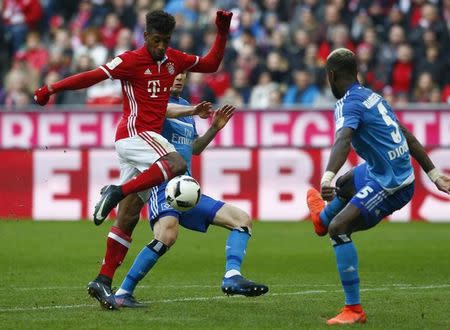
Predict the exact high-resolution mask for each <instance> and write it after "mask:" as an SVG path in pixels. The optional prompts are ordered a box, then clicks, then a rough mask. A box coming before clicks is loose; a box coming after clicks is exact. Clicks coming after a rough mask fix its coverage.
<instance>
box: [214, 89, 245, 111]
mask: <svg viewBox="0 0 450 330" xmlns="http://www.w3.org/2000/svg"><path fill="white" fill-rule="evenodd" d="M218 103H219V104H233V105H234V106H235V107H238V108H242V107H244V100H243V98H242V96H241V94H240V93H239V92H238V91H237V90H236V88H233V87H230V88H228V89H227V90H226V91H225V93H224V94H223V95H222V97H220V98H219V102H218Z"/></svg>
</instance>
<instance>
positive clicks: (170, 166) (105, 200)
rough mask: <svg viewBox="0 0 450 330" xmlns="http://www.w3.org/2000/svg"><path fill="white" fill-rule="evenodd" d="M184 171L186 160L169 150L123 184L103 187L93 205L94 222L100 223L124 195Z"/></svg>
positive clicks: (154, 184)
mask: <svg viewBox="0 0 450 330" xmlns="http://www.w3.org/2000/svg"><path fill="white" fill-rule="evenodd" d="M185 172H186V162H185V160H184V159H183V157H181V155H180V154H179V153H177V152H170V153H168V154H166V155H164V156H162V157H161V158H160V159H158V161H156V162H155V163H154V164H152V165H151V166H150V167H149V168H148V169H147V170H145V171H143V172H142V173H140V174H138V175H137V176H136V177H135V178H133V179H132V180H130V181H128V182H126V183H125V184H123V185H121V186H116V185H108V186H105V187H103V188H102V190H101V191H100V194H101V198H100V201H99V202H98V203H97V204H96V205H95V210H94V223H95V224H96V225H97V226H98V225H100V224H102V223H103V221H104V220H105V219H106V217H107V216H108V214H109V213H110V212H111V210H112V209H114V208H115V207H116V206H117V204H118V203H119V202H120V201H121V200H122V199H124V198H125V197H126V196H128V195H130V194H133V193H137V192H140V191H143V190H147V189H149V188H151V187H155V186H157V185H159V184H161V183H163V182H164V181H167V180H170V179H171V178H173V177H175V176H177V175H182V174H184V173H185Z"/></svg>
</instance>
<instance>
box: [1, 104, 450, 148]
mask: <svg viewBox="0 0 450 330" xmlns="http://www.w3.org/2000/svg"><path fill="white" fill-rule="evenodd" d="M397 116H398V118H399V120H400V121H401V122H402V123H403V124H404V125H405V126H406V127H407V128H409V129H410V130H411V131H412V132H413V134H414V135H415V136H416V137H417V138H418V139H419V140H420V141H421V142H422V143H423V144H424V145H426V146H428V147H448V146H450V111H449V110H448V109H447V110H427V111H422V110H421V111H417V110H414V111H412V110H410V111H397ZM120 117H121V113H120V112H65V113H61V112H20V113H12V112H9V113H8V112H4V113H1V112H0V149H13V148H23V149H29V148H79V147H95V148H111V147H113V146H114V134H115V127H116V125H117V122H118V120H119V119H120ZM197 119H198V118H197ZM208 127H209V122H208V121H207V120H202V119H198V120H197V128H198V130H199V132H200V133H202V132H204V131H205V130H206V129H207V128H208ZM333 137H334V119H333V113H332V112H331V111H320V110H308V111H286V110H276V111H274V110H270V111H264V112H252V111H246V112H237V113H236V114H235V115H234V117H233V118H232V119H231V121H230V122H229V123H228V125H227V126H226V127H225V128H224V129H223V130H222V131H221V132H220V134H219V135H218V136H217V138H216V139H215V140H214V141H213V143H212V145H213V146H219V147H257V146H258V147H273V146H281V147H305V146H308V147H329V146H330V145H331V144H332V143H333Z"/></svg>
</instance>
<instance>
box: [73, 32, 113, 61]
mask: <svg viewBox="0 0 450 330" xmlns="http://www.w3.org/2000/svg"><path fill="white" fill-rule="evenodd" d="M81 55H89V56H90V57H91V58H92V60H93V61H94V64H95V66H100V65H102V64H105V63H106V59H107V58H108V50H107V49H106V47H105V46H103V45H102V43H101V36H100V31H99V30H98V29H97V28H94V27H92V28H88V29H86V30H84V31H83V32H82V45H81V46H79V47H77V48H76V49H75V54H74V57H75V60H77V58H78V57H79V56H81Z"/></svg>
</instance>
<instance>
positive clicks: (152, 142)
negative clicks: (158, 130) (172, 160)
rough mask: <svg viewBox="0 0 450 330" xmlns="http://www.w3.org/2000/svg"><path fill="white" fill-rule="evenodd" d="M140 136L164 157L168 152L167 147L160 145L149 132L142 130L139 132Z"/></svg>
mask: <svg viewBox="0 0 450 330" xmlns="http://www.w3.org/2000/svg"><path fill="white" fill-rule="evenodd" d="M139 136H140V137H141V138H142V139H143V140H144V141H145V142H147V143H148V144H149V145H150V147H152V148H153V149H154V150H155V151H156V153H157V154H158V155H159V156H161V157H162V156H164V155H166V154H167V152H166V151H165V149H164V148H163V147H162V146H160V145H159V144H158V143H156V141H155V140H154V139H153V138H152V137H151V136H150V134H148V133H147V132H141V133H139Z"/></svg>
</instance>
